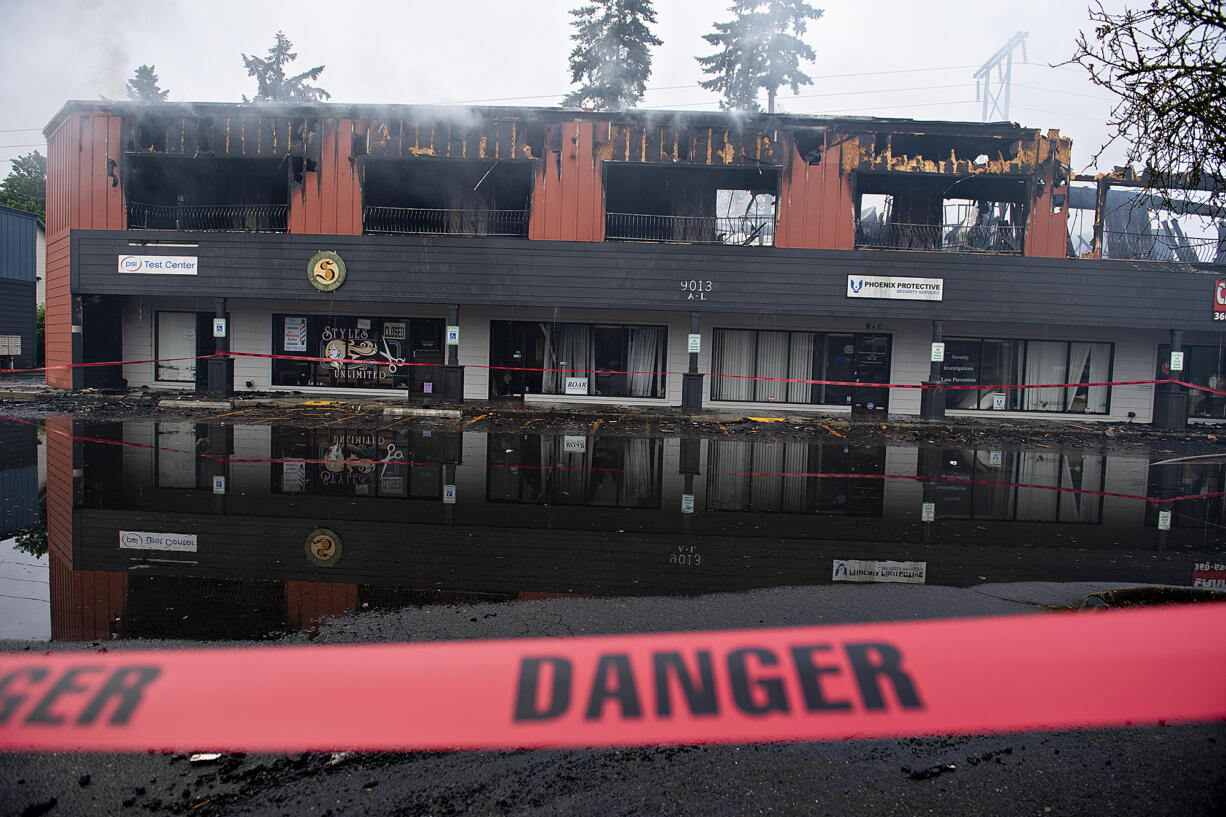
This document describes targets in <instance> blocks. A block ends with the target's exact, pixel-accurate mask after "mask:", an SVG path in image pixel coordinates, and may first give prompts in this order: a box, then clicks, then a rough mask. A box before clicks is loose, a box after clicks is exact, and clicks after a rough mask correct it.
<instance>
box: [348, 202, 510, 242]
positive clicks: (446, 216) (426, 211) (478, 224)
mask: <svg viewBox="0 0 1226 817" xmlns="http://www.w3.org/2000/svg"><path fill="white" fill-rule="evenodd" d="M362 231H363V232H364V233H383V234H391V235H469V236H478V235H487V236H489V235H494V236H513V237H516V238H526V237H527V235H528V211H527V210H458V209H438V208H426V207H364V208H362Z"/></svg>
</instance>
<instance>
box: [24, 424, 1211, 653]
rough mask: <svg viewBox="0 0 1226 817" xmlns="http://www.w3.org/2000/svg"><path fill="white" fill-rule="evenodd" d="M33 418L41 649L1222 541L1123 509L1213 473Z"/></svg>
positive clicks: (612, 439)
mask: <svg viewBox="0 0 1226 817" xmlns="http://www.w3.org/2000/svg"><path fill="white" fill-rule="evenodd" d="M48 427H49V431H50V433H49V435H48V497H49V501H48V517H49V518H48V530H49V539H50V550H51V577H50V578H51V598H52V635H53V638H56V639H65V640H77V639H99V638H110V637H142V636H144V637H181V638H191V639H203V640H207V639H213V638H258V637H263V636H267V635H269V634H270V633H274V632H277V631H283V630H285V629H294V628H302V627H307V626H309V625H310V623H311V622H312V621H314V620H316V619H318V618H319V617H321V616H327V615H335V614H340V613H343V612H345V611H348V610H353V609H357V608H362V609H365V608H367V607H376V608H377V607H397V606H403V605H406V604H422V603H431V602H439V601H463V600H478V599H479V600H503V599H515V598H525V597H541V596H549V595H558V594H576V595H646V594H678V593H682V594H684V593H705V592H718V591H738V590H746V589H751V588H759V587H770V586H783V585H808V584H821V583H828V582H830V581H831V580H832V569H831V567H832V560H834V559H847V558H854V559H868V560H881V559H889V560H910V561H922V562H925V563H926V564H927V581H928V582H929V583H937V584H947V585H955V586H967V585H973V584H978V583H980V582H982V581H1023V580H1045V581H1068V580H1103V581H1117V582H1165V583H1172V584H1181V585H1186V584H1190V583H1191V581H1190V578H1189V577H1190V571H1191V567H1192V565H1193V564H1194V563H1195V562H1197V561H1203V560H1209V561H1212V560H1214V559H1216V560H1218V561H1221V557H1220V555H1221V552H1222V550H1223V539H1222V537H1221V535H1220V531H1221V530H1222V528H1221V527H1220V525H1221V521H1222V518H1223V514H1222V509H1223V500H1222V498H1221V497H1217V498H1214V499H1204V500H1193V501H1190V502H1189V503H1188V504H1186V505H1184V504H1181V503H1174V507H1175V508H1176V509H1177V510H1178V512H1177V513H1176V514H1174V515H1173V520H1174V521H1173V523H1172V528H1171V530H1170V531H1159V530H1158V518H1157V510H1156V506H1154V505H1153V504H1152V503H1150V502H1146V501H1144V500H1143V499H1137V498H1135V497H1145V496H1147V495H1151V496H1155V497H1162V496H1176V495H1181V493H1180V492H1183V493H1184V494H1186V493H1187V492H1189V491H1192V492H1195V493H1212V492H1213V491H1209V490H1206V489H1210V488H1216V490H1219V491H1220V490H1221V486H1222V484H1223V479H1222V477H1223V466H1222V465H1220V464H1219V465H1200V466H1195V467H1191V466H1186V465H1171V466H1155V467H1154V468H1151V467H1150V464H1149V462H1148V461H1146V460H1145V459H1144V458H1141V457H1129V456H1112V455H1103V454H1100V453H1085V452H1075V451H1056V450H1050V451H1049V450H1043V451H1009V450H986V449H985V450H977V449H938V448H930V449H920V448H917V447H914V446H902V445H900V446H876V447H857V446H846V445H841V444H836V445H832V444H818V443H813V442H808V441H795V442H792V441H766V440H751V441H744V440H736V439H728V438H722V437H719V438H680V437H652V438H642V437H637V438H636V437H627V436H617V435H599V436H597V435H567V434H553V433H535V434H533V433H529V434H524V433H512V434H485V433H461V432H459V431H456V430H444V429H440V428H430V427H425V426H413V425H408V424H405V425H401V426H395V427H392V428H389V429H384V430H379V431H371V430H362V429H340V428H335V427H325V428H320V429H302V428H294V427H276V426H231V425H225V426H223V425H220V424H168V423H136V422H133V423H125V424H109V425H96V424H94V425H88V426H86V425H82V424H80V423H74V422H72V421H71V420H66V419H53V420H51V421H48ZM74 438H90V439H93V440H110V441H112V442H113V443H116V444H107V443H104V442H87V441H82V440H80V439H74ZM219 478H220V480H221V482H220V483H219V481H218V480H219ZM1147 492H1148V493H1147ZM1130 497H1132V498H1130ZM925 503H931V507H932V508H933V510H934V514H935V520H934V521H932V522H925V521H923V509H924V505H925ZM1189 510H1191V511H1193V513H1188V511H1189ZM141 537H145V538H144V539H142V538H141ZM150 537H151V538H150ZM161 537H170V538H169V539H164V538H161ZM150 541H152V542H154V546H149V544H148V543H149V542H150ZM168 541H169V542H172V543H175V546H174V547H167V546H165V545H166V542H168ZM158 543H161V544H160V545H159V544H158Z"/></svg>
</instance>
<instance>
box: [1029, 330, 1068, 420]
mask: <svg viewBox="0 0 1226 817" xmlns="http://www.w3.org/2000/svg"><path fill="white" fill-rule="evenodd" d="M1067 357H1068V344H1067V343H1063V342H1060V341H1046V340H1032V341H1027V342H1026V378H1025V380H1024V381H1023V383H1025V384H1026V385H1030V384H1042V383H1064V382H1066V381H1065V377H1066V376H1067V372H1066V367H1065V363H1066V362H1067ZM1024 392H1025V396H1024V397H1023V398H1022V408H1023V409H1025V410H1026V411H1062V410H1064V399H1063V398H1064V389H1062V388H1047V389H1025V390H1024Z"/></svg>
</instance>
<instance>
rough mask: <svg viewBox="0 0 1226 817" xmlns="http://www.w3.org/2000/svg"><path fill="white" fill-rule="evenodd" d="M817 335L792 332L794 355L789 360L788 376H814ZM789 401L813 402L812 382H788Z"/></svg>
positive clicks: (797, 377) (800, 378) (796, 378)
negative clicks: (814, 349)
mask: <svg viewBox="0 0 1226 817" xmlns="http://www.w3.org/2000/svg"><path fill="white" fill-rule="evenodd" d="M816 340H817V336H816V335H814V334H813V333H812V332H793V333H792V355H791V360H789V361H788V378H789V379H791V380H811V379H812V378H813V345H814V343H815V342H816ZM787 387H788V398H787V399H788V402H789V403H811V402H813V384H812V383H788V384H787Z"/></svg>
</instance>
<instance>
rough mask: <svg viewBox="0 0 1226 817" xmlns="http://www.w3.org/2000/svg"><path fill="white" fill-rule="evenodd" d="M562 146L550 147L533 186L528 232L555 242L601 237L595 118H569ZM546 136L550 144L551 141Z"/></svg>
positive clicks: (563, 132) (564, 129) (562, 130)
mask: <svg viewBox="0 0 1226 817" xmlns="http://www.w3.org/2000/svg"><path fill="white" fill-rule="evenodd" d="M555 127H560V128H561V140H560V141H561V151H560V153H558V152H554V151H552V150H549V149H548V148H546V150H545V155H544V158H543V161H542V163H541V166H540V167H539V168H538V169H537V172H536V174H535V177H534V178H533V185H532V212H531V213H530V214H529V216H528V237H529V238H532V239H540V240H552V241H603V240H604V196H603V189H602V188H603V185H602V183H601V167H602V163H601V162H600V161H598V160H597V159H596V156H595V153H594V144H593V136H594V126H593V123H591V122H566V123H563V124H562V125H560V126H555ZM549 141H550V140H549V138H548V137H547V138H546V144H548V142H549Z"/></svg>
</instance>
